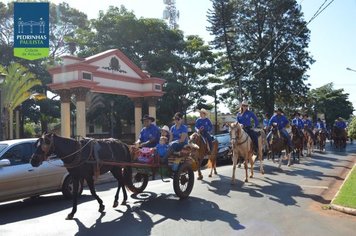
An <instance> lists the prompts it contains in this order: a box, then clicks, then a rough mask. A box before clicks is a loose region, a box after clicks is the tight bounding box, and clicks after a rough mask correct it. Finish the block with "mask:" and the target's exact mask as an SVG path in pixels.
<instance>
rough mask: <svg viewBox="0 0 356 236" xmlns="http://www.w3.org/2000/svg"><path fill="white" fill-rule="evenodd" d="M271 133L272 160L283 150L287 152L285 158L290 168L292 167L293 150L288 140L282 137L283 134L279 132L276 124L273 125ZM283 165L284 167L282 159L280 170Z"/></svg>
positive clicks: (280, 159) (280, 160)
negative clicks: (291, 156)
mask: <svg viewBox="0 0 356 236" xmlns="http://www.w3.org/2000/svg"><path fill="white" fill-rule="evenodd" d="M271 131H272V137H271V140H270V143H269V147H270V152H271V155H272V158H273V156H274V154H276V153H281V152H282V151H283V150H285V151H286V154H285V157H286V158H287V159H288V166H290V153H291V151H292V150H291V149H290V147H289V146H288V141H287V139H286V138H285V137H283V136H282V135H281V133H280V132H279V130H278V125H277V124H276V123H273V124H272V128H271ZM281 165H282V158H281V157H280V158H279V165H278V168H281Z"/></svg>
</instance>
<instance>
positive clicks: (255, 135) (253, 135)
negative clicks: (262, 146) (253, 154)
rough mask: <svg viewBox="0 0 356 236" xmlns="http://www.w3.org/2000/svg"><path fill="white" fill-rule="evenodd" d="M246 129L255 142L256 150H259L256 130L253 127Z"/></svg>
mask: <svg viewBox="0 0 356 236" xmlns="http://www.w3.org/2000/svg"><path fill="white" fill-rule="evenodd" d="M244 130H245V132H246V133H247V134H248V135H249V136H250V138H251V140H252V143H253V147H254V150H255V151H257V150H258V137H257V134H256V132H255V131H254V130H253V129H251V127H245V128H244Z"/></svg>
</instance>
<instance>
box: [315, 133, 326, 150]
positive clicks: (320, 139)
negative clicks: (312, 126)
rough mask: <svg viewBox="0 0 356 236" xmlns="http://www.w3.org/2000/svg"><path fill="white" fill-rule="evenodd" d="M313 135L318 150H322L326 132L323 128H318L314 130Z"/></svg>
mask: <svg viewBox="0 0 356 236" xmlns="http://www.w3.org/2000/svg"><path fill="white" fill-rule="evenodd" d="M315 136H316V140H317V142H318V147H319V151H320V152H324V151H325V143H326V132H325V131H324V130H318V131H316V133H315Z"/></svg>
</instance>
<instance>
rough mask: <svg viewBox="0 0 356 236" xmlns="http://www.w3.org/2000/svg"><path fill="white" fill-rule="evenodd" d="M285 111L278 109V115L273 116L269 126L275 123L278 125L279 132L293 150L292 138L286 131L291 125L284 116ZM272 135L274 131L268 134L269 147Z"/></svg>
mask: <svg viewBox="0 0 356 236" xmlns="http://www.w3.org/2000/svg"><path fill="white" fill-rule="evenodd" d="M282 113H283V110H282V109H281V108H278V109H277V114H276V115H274V116H272V118H271V119H270V120H269V123H268V126H269V127H271V126H272V125H273V123H277V126H278V130H279V132H280V133H281V134H282V135H283V136H284V137H285V138H286V139H287V142H288V146H289V147H290V148H291V149H293V145H292V141H291V138H290V136H289V134H288V132H287V130H286V129H285V128H286V126H287V125H288V124H289V121H288V119H287V117H285V116H284V115H283V114H282ZM271 135H272V130H271V131H270V132H269V133H268V134H267V143H268V145H269V143H270V139H271Z"/></svg>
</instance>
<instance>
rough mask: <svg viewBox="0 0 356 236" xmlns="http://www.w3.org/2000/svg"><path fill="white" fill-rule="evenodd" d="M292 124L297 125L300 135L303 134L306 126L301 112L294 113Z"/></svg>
mask: <svg viewBox="0 0 356 236" xmlns="http://www.w3.org/2000/svg"><path fill="white" fill-rule="evenodd" d="M292 125H295V126H296V127H297V130H298V132H299V135H301V136H303V132H302V129H303V127H304V123H303V120H302V119H300V113H299V112H295V113H294V119H293V120H292Z"/></svg>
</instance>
